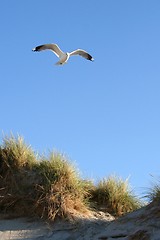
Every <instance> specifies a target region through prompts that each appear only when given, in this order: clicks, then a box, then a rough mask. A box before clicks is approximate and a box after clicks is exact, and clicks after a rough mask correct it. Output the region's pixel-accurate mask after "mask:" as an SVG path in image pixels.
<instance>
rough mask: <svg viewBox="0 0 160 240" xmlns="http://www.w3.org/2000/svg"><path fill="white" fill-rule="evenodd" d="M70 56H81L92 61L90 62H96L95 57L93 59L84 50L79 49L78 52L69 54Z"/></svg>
mask: <svg viewBox="0 0 160 240" xmlns="http://www.w3.org/2000/svg"><path fill="white" fill-rule="evenodd" d="M69 55H70V56H73V55H80V56H82V57H84V58H86V59H87V60H90V61H93V60H94V59H93V57H92V56H91V55H90V54H89V53H87V52H86V51H84V50H82V49H77V50H75V51H73V52H71V53H69Z"/></svg>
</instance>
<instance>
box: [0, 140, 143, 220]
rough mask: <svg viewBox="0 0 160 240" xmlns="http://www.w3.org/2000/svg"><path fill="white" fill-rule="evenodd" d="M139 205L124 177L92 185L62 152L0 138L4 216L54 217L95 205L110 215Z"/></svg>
mask: <svg viewBox="0 0 160 240" xmlns="http://www.w3.org/2000/svg"><path fill="white" fill-rule="evenodd" d="M141 206H142V203H141V202H140V200H138V199H137V198H136V197H135V196H134V195H133V193H132V192H131V191H130V189H129V186H128V182H127V181H123V180H122V179H120V178H117V177H109V178H108V179H103V180H102V181H100V182H99V183H98V184H97V185H95V184H94V183H93V182H92V181H88V180H84V179H81V177H80V175H79V173H78V172H77V170H76V169H75V166H73V164H72V163H71V162H70V161H69V160H68V159H67V158H66V157H65V156H63V155H62V154H60V153H54V152H51V153H50V154H49V156H47V157H45V156H39V155H38V154H35V152H34V151H33V150H32V149H31V147H30V146H28V145H27V144H26V143H25V142H24V140H23V138H22V137H19V136H18V137H17V138H15V137H14V136H11V137H5V138H4V139H3V143H2V145H1V146H0V210H1V212H4V213H8V214H10V216H39V217H43V218H46V219H50V220H54V219H55V218H57V217H60V218H69V219H71V218H72V217H74V216H75V215H76V214H78V215H79V214H83V215H87V214H88V213H89V210H90V209H93V207H94V209H97V210H98V209H101V208H102V207H103V209H104V211H107V212H109V213H111V214H114V215H115V216H121V215H123V214H125V213H127V212H130V211H133V210H135V209H138V208H139V207H141Z"/></svg>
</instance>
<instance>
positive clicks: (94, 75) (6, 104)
mask: <svg viewBox="0 0 160 240" xmlns="http://www.w3.org/2000/svg"><path fill="white" fill-rule="evenodd" d="M0 22H1V28H0V31H1V38H0V43H1V54H0V55H1V67H0V69H1V70H0V73H1V80H0V84H1V93H0V109H1V117H0V131H1V134H0V140H2V137H3V132H4V134H7V135H8V134H9V133H10V132H13V133H14V135H15V134H17V133H18V134H19V135H21V136H23V137H24V139H25V141H26V142H27V143H28V144H31V146H32V148H33V149H34V150H35V151H38V152H40V153H43V152H48V150H52V149H56V150H58V151H60V152H62V153H65V154H66V155H67V156H68V157H69V159H71V161H73V162H74V161H75V162H76V164H77V166H78V168H79V170H80V171H81V173H82V176H83V177H84V178H89V179H90V178H91V179H95V180H99V179H102V178H103V177H107V176H108V175H110V174H114V173H115V174H117V175H119V176H121V177H122V178H124V179H126V178H127V177H128V176H130V184H131V186H132V188H134V189H135V191H137V192H139V191H140V192H143V191H144V190H145V189H143V188H144V187H149V186H150V182H151V181H152V180H153V179H152V177H151V176H150V174H152V175H154V176H156V177H157V176H159V170H160V1H159V0H154V1H151V0H141V1H139V0H134V1H127V0H121V1H119V0H115V1H113V0H102V1H97V0H92V1H86V0H81V1H73V0H69V1H66V0H61V1H52V0H46V1H41V0H34V1H31V0H27V1H21V0H14V1H9V0H5V1H4V0H2V1H1V7H0ZM44 43H57V44H58V45H59V46H60V47H61V48H62V50H64V51H72V50H75V49H77V48H83V49H85V50H87V51H88V52H89V53H90V54H91V55H93V57H94V58H95V61H94V62H90V61H86V60H85V59H83V58H81V57H72V58H70V59H69V61H68V64H66V65H64V66H59V67H58V66H55V65H54V63H55V62H56V61H57V57H56V56H55V55H54V54H52V53H51V52H49V51H48V52H47V51H45V52H40V53H34V52H32V51H31V49H32V48H34V47H35V46H37V45H40V44H44Z"/></svg>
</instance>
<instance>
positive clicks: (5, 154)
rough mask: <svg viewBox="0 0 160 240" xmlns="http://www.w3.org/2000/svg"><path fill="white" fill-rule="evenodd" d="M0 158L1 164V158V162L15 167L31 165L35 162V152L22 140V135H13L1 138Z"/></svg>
mask: <svg viewBox="0 0 160 240" xmlns="http://www.w3.org/2000/svg"><path fill="white" fill-rule="evenodd" d="M0 159H1V162H0V164H1V165H2V159H3V163H4V164H6V165H7V166H8V167H10V168H17V169H20V168H23V167H32V166H33V165H34V163H35V162H36V157H35V153H34V152H33V150H32V149H31V147H30V146H28V145H27V144H26V143H25V142H24V139H23V138H22V137H20V136H18V137H17V138H16V137H14V136H13V135H11V137H5V138H4V139H3V144H2V146H0ZM1 165H0V166H1Z"/></svg>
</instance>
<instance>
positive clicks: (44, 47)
mask: <svg viewBox="0 0 160 240" xmlns="http://www.w3.org/2000/svg"><path fill="white" fill-rule="evenodd" d="M43 50H51V51H52V52H54V53H55V55H56V56H57V57H59V61H58V62H57V63H56V65H62V64H64V63H67V61H68V59H69V57H70V56H73V55H80V56H82V57H84V58H86V59H87V60H90V61H93V60H94V59H93V57H92V56H91V55H90V54H89V53H87V52H86V51H84V50H82V49H77V50H75V51H73V52H70V53H68V52H67V53H64V52H63V51H62V50H61V49H60V48H59V47H58V45H57V44H53V43H51V44H44V45H40V46H37V47H35V48H33V49H32V51H34V52H37V51H38V52H39V51H43Z"/></svg>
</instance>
